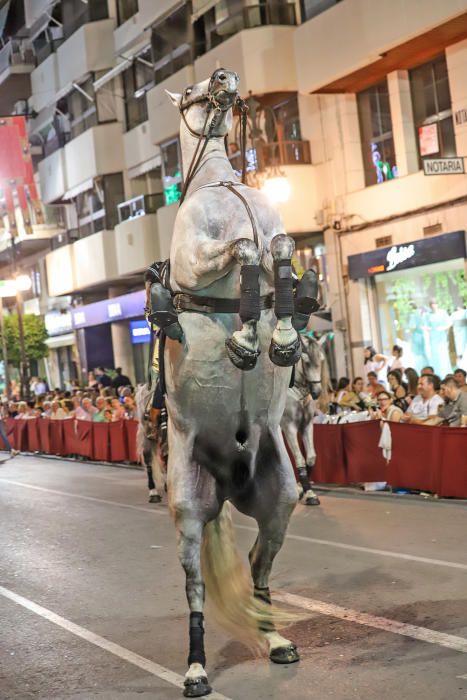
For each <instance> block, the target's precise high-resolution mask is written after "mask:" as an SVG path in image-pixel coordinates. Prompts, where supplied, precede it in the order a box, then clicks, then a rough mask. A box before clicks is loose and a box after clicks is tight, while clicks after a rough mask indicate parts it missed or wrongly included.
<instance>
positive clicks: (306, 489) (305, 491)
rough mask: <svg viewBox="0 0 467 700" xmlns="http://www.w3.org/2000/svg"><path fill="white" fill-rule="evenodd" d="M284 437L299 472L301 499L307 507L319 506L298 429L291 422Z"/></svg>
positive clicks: (285, 429)
mask: <svg viewBox="0 0 467 700" xmlns="http://www.w3.org/2000/svg"><path fill="white" fill-rule="evenodd" d="M283 429H284V435H285V439H286V440H287V445H288V446H289V449H290V451H291V453H292V456H293V458H294V462H295V466H296V468H297V472H298V484H297V487H298V491H299V494H300V498H301V497H302V496H303V497H304V499H305V500H304V503H305V505H306V506H317V505H319V499H318V498H317V497H316V495H315V494H314V492H313V489H312V488H311V484H310V480H309V478H308V470H307V468H306V462H305V459H304V457H303V454H302V451H301V449H300V444H299V442H298V429H297V427H296V426H295V425H294V424H293V423H292V422H289V423H288V424H287V425H285V426H284V428H283Z"/></svg>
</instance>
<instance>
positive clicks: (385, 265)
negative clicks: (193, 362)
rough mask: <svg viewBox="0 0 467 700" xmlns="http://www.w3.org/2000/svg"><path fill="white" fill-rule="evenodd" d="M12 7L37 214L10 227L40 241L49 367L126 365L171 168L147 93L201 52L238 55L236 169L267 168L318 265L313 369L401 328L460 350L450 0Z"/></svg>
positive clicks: (175, 153)
mask: <svg viewBox="0 0 467 700" xmlns="http://www.w3.org/2000/svg"><path fill="white" fill-rule="evenodd" d="M16 4H17V5H18V6H23V10H24V11H23V16H22V17H20V16H18V17H17V18H16V24H15V23H14V22H13V21H12V19H14V18H12V17H11V16H10V18H9V19H8V18H7V21H6V23H5V25H4V27H3V37H4V40H5V41H6V40H7V39H8V37H10V40H11V41H13V40H14V41H18V40H19V37H23V39H22V40H23V41H25V42H26V45H27V47H28V49H29V50H30V53H29V54H26V53H25V52H24V50H23V56H24V58H25V59H28V60H29V61H30V63H29V64H27V65H28V69H27V71H28V72H26V73H24V72H23V73H20V75H21V76H22V80H23V78H24V75H27V79H28V81H29V83H27V84H26V87H25V86H24V84H23V85H22V87H21V90H22V93H21V94H26V93H25V91H26V92H27V89H28V88H27V85H28V84H29V90H30V92H29V94H28V95H27V97H28V98H29V99H28V100H27V106H26V107H25V109H26V112H27V115H28V123H29V134H30V140H31V143H32V144H33V148H34V149H35V151H34V152H35V161H36V165H37V180H38V184H39V187H40V191H41V196H42V200H43V202H44V204H45V208H46V212H47V213H48V215H49V220H50V221H54V223H53V225H51V224H49V225H48V227H43V229H42V230H41V231H39V228H40V227H34V234H33V236H32V237H27V238H26V236H23V238H22V241H21V245H24V246H28V247H29V248H31V246H32V242H33V239H34V240H36V239H38V240H40V241H42V243H41V244H40V245H39V244H35V248H34V257H33V263H34V265H36V266H38V267H39V268H40V270H41V274H42V276H41V279H43V282H44V283H43V285H42V286H43V289H44V290H45V292H43V294H42V297H41V306H40V311H41V312H42V313H48V314H49V316H46V320H47V319H48V320H49V325H50V328H53V327H54V328H55V329H56V330H55V334H54V335H53V336H52V337H51V339H50V340H49V342H50V346H51V357H53V358H54V367H55V369H54V372H55V375H57V372H58V374H59V375H60V376H58V379H57V381H58V380H60V381H62V380H63V378H64V377H65V378H66V376H70V377H71V374H72V373H73V372H74V373H77V374H83V373H85V372H86V370H87V369H88V368H89V369H91V368H93V367H94V366H95V364H105V365H106V366H109V367H112V366H122V367H123V368H124V371H125V372H126V373H128V374H129V375H130V376H131V377H132V378H133V379H136V380H141V379H142V378H143V377H144V371H145V370H144V367H145V363H146V361H147V352H148V347H147V344H146V343H144V342H141V339H143V340H145V338H144V336H143V335H142V334H141V329H140V327H139V326H138V322H139V321H141V319H142V317H143V315H142V306H141V308H140V307H138V305H137V304H138V303H140V302H138V301H137V300H138V299H139V298H140V294H141V291H140V290H141V285H142V276H141V273H142V271H143V270H144V268H145V267H146V266H147V265H148V263H150V262H152V261H153V260H155V259H163V258H165V257H167V256H168V253H169V249H170V240H171V234H172V227H173V222H174V218H175V214H176V211H177V206H178V204H177V202H178V199H179V197H180V192H181V183H182V179H183V173H182V165H181V158H180V148H179V143H178V114H176V113H175V112H174V108H173V106H172V104H171V103H170V101H169V100H168V99H167V95H166V90H170V91H172V92H181V91H182V90H183V89H184V88H185V87H186V86H187V85H190V84H193V83H194V82H198V81H200V80H204V79H205V78H206V77H208V76H209V75H211V73H212V72H213V71H214V70H215V69H216V68H218V67H220V66H224V67H226V68H231V69H233V70H236V71H237V72H238V73H239V74H240V76H241V93H242V97H244V98H245V99H247V101H248V104H249V108H250V109H249V128H248V144H247V145H248V150H247V156H248V170H249V178H250V182H251V183H252V184H254V185H256V186H260V187H264V188H265V190H267V188H268V186H270V185H272V184H273V183H274V182H276V183H277V182H281V183H282V185H281V187H282V189H280V188H279V189H274V188H273V189H272V190H271V188H270V191H271V192H272V197H273V199H274V200H275V202H276V204H277V206H278V208H279V210H280V212H281V214H282V216H283V219H284V225H285V229H286V231H287V232H288V233H289V234H291V235H293V236H294V238H295V240H296V246H297V258H298V261H299V262H300V263H301V264H302V266H303V267H307V266H309V265H311V264H313V265H315V266H317V267H318V269H319V274H320V279H321V294H322V301H323V305H324V306H325V307H326V311H327V313H324V314H322V316H323V318H319V319H316V320H315V321H314V327H315V329H316V330H317V331H320V332H326V333H328V336H329V343H328V346H329V349H330V358H331V360H332V362H331V364H332V374H333V375H334V376H338V375H342V374H349V373H350V374H353V375H355V374H359V373H361V370H362V363H363V348H364V347H365V346H366V345H375V346H377V348H378V350H382V351H384V352H386V353H389V352H390V350H391V347H392V345H393V344H394V343H397V344H401V345H402V346H403V347H404V352H405V355H406V358H407V363H409V362H410V364H412V365H414V366H416V367H417V368H418V369H420V365H421V364H427V363H430V364H435V365H437V364H438V360H437V358H439V357H441V356H442V357H443V358H447V360H443V366H442V367H437V369H438V370H439V371H440V372H444V371H445V370H446V371H447V370H448V369H450V368H451V367H452V366H454V365H456V364H458V363H459V362H460V361H461V358H462V357H463V353H464V352H465V343H466V341H465V335H466V334H467V331H466V324H467V320H466V312H465V303H466V285H465V258H466V253H465V229H466V224H465V222H466V214H467V177H466V176H465V175H463V174H459V173H458V171H457V170H456V167H457V168H460V167H461V165H459V163H460V164H462V163H463V160H462V158H463V156H465V155H467V87H466V86H467V1H466V0H445V2H444V3H439V2H437V0H424V2H423V3H421V2H413V3H404V2H396V3H394V2H390V0H301V1H297V2H286V1H285V0H283V1H280V0H270V1H269V0H267V1H264V2H260V1H259V0H258V1H256V2H254V1H251V2H250V1H247V0H216V1H212V0H192V2H183V1H181V0H159V1H158V2H154V1H153V0H88V2H87V3H83V2H81V0H61V2H53V1H52V0H49V1H47V0H34V2H33V1H32V0H30V1H29V2H26V1H25V2H24V3H21V2H19V3H16ZM422 5H423V8H422ZM0 8H1V3H0ZM0 12H1V9H0ZM8 22H9V24H8ZM20 25H21V26H20ZM0 28H1V25H0ZM8 32H9V34H8ZM10 55H12V54H10ZM31 56H32V63H31ZM0 60H1V57H0ZM10 63H12V62H11V61H10ZM10 71H11V66H10ZM2 76H3V73H0V103H1V104H2V111H4V113H11V112H12V111H13V110H14V109H15V104H16V102H18V100H15V102H14V103H12V104H11V105H9V104H6V103H5V101H4V100H5V99H6V97H4V94H5V95H8V94H12V95H13V91H11V88H9V89H8V90H7V88H6V87H5V88H4V85H6V83H5V81H2ZM23 82H24V81H23ZM19 90H20V88H19V87H18V88H17V92H15V93H14V96H15V97H17V96H18V94H19V92H18V91H19ZM18 107H19V106H18ZM5 110H9V111H7V112H5ZM238 128H239V127H238V124H237V123H236V122H235V124H234V128H233V130H232V133H231V134H230V136H229V139H228V151H229V155H230V157H231V160H232V164H233V165H234V167H237V164H238V162H239V154H238V143H239V131H238ZM455 158H457V160H454V159H455ZM440 159H449V160H440ZM456 163H457V166H456ZM448 164H450V165H448ZM430 168H431V172H432V174H430ZM440 168H441V170H440ZM443 168H444V169H447V168H451V169H450V170H446V171H445V172H444V170H443ZM425 173H427V174H425ZM284 187H285V190H284ZM53 217H54V219H53ZM44 231H46V233H44ZM4 237H5V241H6V240H7V239H8V231H4ZM23 240H24V244H23ZM1 255H2V253H1V252H0V263H1ZM24 256H26V248H25V250H24ZM23 261H24V265H25V266H26V267H27V265H28V264H29V263H28V262H27V258H26V257H24V258H23V253H21V264H23ZM31 264H32V263H31ZM365 266H366V267H365ZM408 268H410V270H411V271H412V272H411V273H410V275H408V274H407V269H408ZM404 270H405V271H404ZM130 297H131V299H130ZM131 300H133V301H131ZM96 304H97V305H98V304H101V306H100V307H98V308H99V313H97V312H96V310H95V309H96V308H97V307H96ZM57 314H59V316H60V317H59V316H57ZM65 318H66V319H67V322H66V323H68V326H67V325H66V323H65ZM76 318H78V320H76ZM60 321H62V325H60ZM60 328H61V329H62V330H61V331H60V332H58V331H59V330H60ZM57 329H58V330H57ZM52 338H53V339H52ZM60 343H63V345H60ZM67 348H68V349H67ZM53 353H55V354H54V355H53ZM99 356H100V357H101V360H100V361H99V362H97V358H98V357H99ZM57 368H58V369H57ZM60 368H61V369H60ZM53 383H56V382H55V381H54V382H53Z"/></svg>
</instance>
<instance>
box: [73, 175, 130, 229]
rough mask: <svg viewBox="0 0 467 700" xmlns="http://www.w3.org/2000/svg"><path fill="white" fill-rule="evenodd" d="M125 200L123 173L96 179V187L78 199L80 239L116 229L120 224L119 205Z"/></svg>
mask: <svg viewBox="0 0 467 700" xmlns="http://www.w3.org/2000/svg"><path fill="white" fill-rule="evenodd" d="M124 198H125V195H124V190H123V177H122V174H121V173H114V174H113V175H103V176H102V177H100V178H96V180H95V181H94V187H93V188H92V189H91V190H86V192H81V193H80V194H79V195H78V196H77V198H76V210H77V214H78V228H79V236H80V238H85V237H86V236H90V235H91V234H93V233H97V231H103V230H104V229H112V228H114V226H115V225H116V224H117V223H118V209H117V205H118V204H119V203H120V202H121V201H122V200H123V199H124Z"/></svg>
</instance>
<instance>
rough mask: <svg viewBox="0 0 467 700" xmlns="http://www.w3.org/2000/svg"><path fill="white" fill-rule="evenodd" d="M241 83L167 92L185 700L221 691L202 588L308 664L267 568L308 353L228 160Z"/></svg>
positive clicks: (284, 515)
mask: <svg viewBox="0 0 467 700" xmlns="http://www.w3.org/2000/svg"><path fill="white" fill-rule="evenodd" d="M238 82H239V78H238V76H237V74H236V73H234V72H231V71H227V70H223V69H219V70H217V71H215V72H214V74H213V75H212V77H211V78H210V79H209V80H205V81H203V82H201V83H198V84H196V85H192V86H190V87H188V88H186V90H185V91H184V93H183V94H171V93H169V96H170V98H171V100H172V102H173V103H174V105H175V106H176V107H177V108H178V109H179V110H180V113H181V116H182V122H181V127H180V140H181V148H182V156H183V169H184V173H185V190H184V201H183V203H182V204H181V206H180V208H179V210H178V213H177V217H176V220H175V226H174V233H173V240H172V247H171V253H170V270H171V276H170V287H171V292H172V295H173V300H174V307H175V309H176V310H177V312H178V323H179V324H180V329H181V332H180V338H181V339H180V340H171V339H170V338H167V340H166V346H165V355H164V358H165V360H164V364H165V382H166V401H167V410H168V416H169V421H168V434H169V463H168V497H169V506H170V509H171V512H172V514H173V517H174V520H175V526H176V530H177V542H178V554H179V558H180V562H181V564H182V567H183V568H184V570H185V574H186V593H187V599H188V604H189V608H190V627H189V633H190V651H189V657H188V665H189V669H188V672H187V674H186V677H185V691H184V694H185V696H188V697H199V696H201V695H207V694H208V693H210V692H211V688H210V686H209V684H208V680H207V676H206V672H205V668H204V667H205V665H206V657H205V653H204V623H203V607H204V597H205V584H206V588H207V593H208V596H210V598H211V599H212V601H213V603H214V604H215V605H216V604H217V609H218V612H219V613H220V616H221V617H222V621H223V623H224V624H225V626H226V627H227V628H228V629H229V630H230V631H231V633H233V634H234V635H235V636H237V637H238V638H240V639H241V640H243V641H246V642H250V643H253V644H254V643H258V642H259V641H262V642H267V643H268V645H269V654H270V658H271V660H272V661H275V662H277V663H291V662H293V661H297V660H298V658H299V656H298V653H297V650H296V647H295V646H294V645H293V644H292V642H290V641H289V640H288V639H284V638H283V637H282V636H281V635H279V634H278V633H277V632H276V630H275V628H274V622H273V619H272V616H269V617H268V615H267V610H271V608H270V607H268V605H269V604H270V593H269V588H268V582H269V574H270V571H271V566H272V563H273V559H274V557H275V556H276V554H277V552H278V551H279V549H280V548H281V546H282V543H283V541H284V536H285V533H286V529H287V525H288V522H289V518H290V515H291V513H292V511H293V509H294V507H295V504H296V501H297V489H296V485H295V479H294V474H293V470H292V466H291V464H290V461H289V458H288V455H287V452H286V450H285V447H284V442H283V438H282V434H281V430H280V420H281V417H282V413H283V410H284V404H285V399H286V395H287V388H288V385H289V381H290V377H291V369H290V368H291V366H292V365H293V364H294V362H295V361H296V360H297V357H298V356H299V353H300V343H299V340H298V337H297V333H296V331H295V329H294V328H293V326H292V323H291V321H292V318H291V317H292V315H293V288H292V272H291V257H292V254H293V251H294V243H293V239H291V238H289V237H288V236H286V235H285V234H284V229H283V224H282V222H281V219H280V216H279V215H278V213H277V212H276V211H275V210H274V209H273V208H272V207H271V205H270V204H269V203H268V200H267V199H266V198H265V196H264V195H263V194H262V193H261V192H259V191H258V190H256V189H252V188H250V187H247V186H246V185H243V184H241V183H240V182H239V181H238V179H237V177H236V176H235V173H234V171H233V169H232V167H231V165H230V162H229V160H228V158H227V155H226V151H225V147H224V137H225V135H226V134H227V133H228V131H229V130H230V128H231V125H232V108H233V105H234V103H235V102H236V101H237V100H239V96H238ZM273 293H274V300H273ZM273 304H274V308H273ZM168 335H170V334H168ZM297 353H298V355H297ZM242 370H248V372H245V371H242ZM227 501H230V502H231V503H232V504H234V505H235V507H236V508H237V509H238V510H239V511H241V512H242V513H245V514H246V515H249V516H252V517H253V518H255V519H256V521H257V523H258V529H259V532H258V536H257V539H256V542H255V544H254V546H253V548H252V550H251V552H250V555H249V559H250V565H251V576H252V578H253V584H254V589H253V588H252V587H251V584H250V583H249V580H248V579H245V569H244V567H243V565H242V564H241V562H240V560H239V558H238V554H237V550H236V545H235V543H234V537H233V529H232V522H231V518H230V509H229V506H228V504H227ZM202 559H203V569H202ZM261 610H262V611H263V612H262V613H261V612H259V611H261ZM265 611H266V612H265Z"/></svg>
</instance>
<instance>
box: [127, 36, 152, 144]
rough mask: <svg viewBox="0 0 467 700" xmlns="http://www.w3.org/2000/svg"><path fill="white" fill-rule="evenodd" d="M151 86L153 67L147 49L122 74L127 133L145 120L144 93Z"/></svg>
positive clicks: (146, 112)
mask: <svg viewBox="0 0 467 700" xmlns="http://www.w3.org/2000/svg"><path fill="white" fill-rule="evenodd" d="M153 84H154V66H153V64H152V61H151V49H147V50H146V51H145V52H144V53H142V54H140V55H139V56H137V57H136V58H135V59H134V61H133V63H132V65H131V66H130V67H129V68H128V69H127V70H126V71H124V72H123V92H124V96H125V120H126V129H127V131H129V130H130V129H133V128H134V127H135V126H138V124H141V123H142V122H145V121H146V120H147V118H148V108H147V102H146V92H147V90H148V89H149V88H150V87H151V86H152V85H153Z"/></svg>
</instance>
